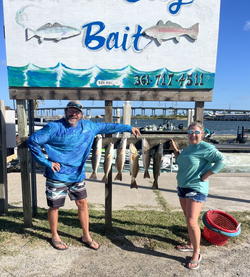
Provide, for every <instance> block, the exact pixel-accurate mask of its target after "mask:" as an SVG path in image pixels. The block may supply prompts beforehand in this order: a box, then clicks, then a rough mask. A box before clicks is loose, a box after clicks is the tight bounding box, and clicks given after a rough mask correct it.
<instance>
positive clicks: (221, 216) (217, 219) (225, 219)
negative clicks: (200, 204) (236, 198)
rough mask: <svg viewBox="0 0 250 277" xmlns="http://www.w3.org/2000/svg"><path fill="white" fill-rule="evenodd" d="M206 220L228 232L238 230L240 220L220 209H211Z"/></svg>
mask: <svg viewBox="0 0 250 277" xmlns="http://www.w3.org/2000/svg"><path fill="white" fill-rule="evenodd" d="M206 221H207V223H208V224H209V225H211V226H212V227H214V228H216V229H218V230H221V231H224V232H227V233H235V232H237V228H238V225H239V224H238V222H237V221H236V219H234V218H233V217H232V216H231V215H230V214H227V213H225V212H223V211H219V210H210V211H208V212H206Z"/></svg>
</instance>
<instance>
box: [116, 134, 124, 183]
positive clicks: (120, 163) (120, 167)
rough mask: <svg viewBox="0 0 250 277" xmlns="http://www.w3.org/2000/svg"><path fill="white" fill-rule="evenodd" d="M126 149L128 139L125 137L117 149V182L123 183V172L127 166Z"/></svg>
mask: <svg viewBox="0 0 250 277" xmlns="http://www.w3.org/2000/svg"><path fill="white" fill-rule="evenodd" d="M126 147H127V138H126V137H123V138H122V139H121V141H120V143H119V145H118V147H117V155H116V159H115V165H116V169H117V170H118V173H117V175H116V177H115V180H120V181H122V170H123V167H124V164H125V158H126Z"/></svg>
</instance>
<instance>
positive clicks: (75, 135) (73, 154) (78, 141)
mask: <svg viewBox="0 0 250 277" xmlns="http://www.w3.org/2000/svg"><path fill="white" fill-rule="evenodd" d="M131 131H132V126H130V125H124V124H116V123H100V122H92V121H90V120H83V119H81V120H80V121H79V122H78V124H77V126H76V127H71V126H69V125H68V124H67V122H66V120H65V119H64V118H62V119H60V120H57V121H53V122H50V123H48V124H47V125H45V126H44V127H43V128H42V129H41V130H39V131H37V132H35V133H34V134H32V135H31V136H30V137H29V138H28V139H27V144H28V146H29V148H30V151H31V153H32V156H33V157H34V159H35V160H36V162H38V163H39V164H40V165H42V166H45V167H46V169H45V174H44V176H45V177H47V178H50V179H53V180H59V181H64V182H80V181H82V180H84V179H85V177H86V176H85V162H86V160H87V158H88V156H89V153H90V150H91V146H92V144H93V141H94V138H95V136H96V135H97V134H108V133H116V132H131ZM41 147H44V149H45V151H46V153H47V154H48V159H47V158H46V157H45V156H44V154H43V152H42V150H41ZM52 162H58V163H60V165H61V169H60V171H56V172H53V171H52V169H51V166H52Z"/></svg>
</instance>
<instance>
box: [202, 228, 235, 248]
mask: <svg viewBox="0 0 250 277" xmlns="http://www.w3.org/2000/svg"><path fill="white" fill-rule="evenodd" d="M203 236H204V238H205V239H206V240H207V241H209V242H210V243H212V244H214V245H224V244H225V243H226V242H227V241H228V240H229V238H230V237H228V236H224V235H221V234H218V233H216V232H214V231H212V230H210V229H208V228H207V227H206V226H205V227H204V229H203Z"/></svg>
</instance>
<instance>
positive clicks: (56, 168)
mask: <svg viewBox="0 0 250 277" xmlns="http://www.w3.org/2000/svg"><path fill="white" fill-rule="evenodd" d="M51 169H52V170H53V172H54V173H55V172H56V171H59V170H60V169H61V165H60V164H59V163H54V162H52V166H51Z"/></svg>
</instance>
